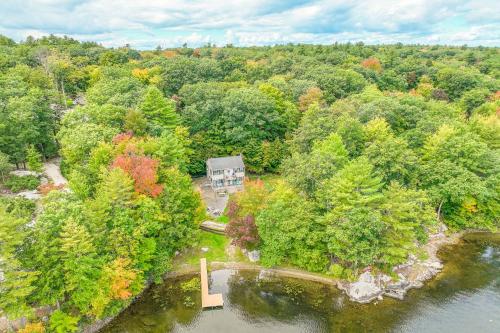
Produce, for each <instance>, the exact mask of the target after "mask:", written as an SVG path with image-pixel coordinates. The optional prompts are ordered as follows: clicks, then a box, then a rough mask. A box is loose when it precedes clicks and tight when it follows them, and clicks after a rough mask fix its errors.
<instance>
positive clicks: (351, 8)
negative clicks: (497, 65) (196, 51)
mask: <svg viewBox="0 0 500 333" xmlns="http://www.w3.org/2000/svg"><path fill="white" fill-rule="evenodd" d="M485 27H488V28H487V29H486V28H485ZM498 31H500V2H499V1H495V0H482V1H474V0H462V1H460V0H399V1H393V0H378V1H369V0H355V1H341V0H315V1H301V0H295V1H279V0H268V1H266V0H233V1H220V0H218V1H215V0H208V1H188V0H168V1H165V0H149V1H136V0H126V1H125V0H120V1H119V0H88V1H78V0H70V1H63V0H33V1H23V2H20V1H12V0H4V1H0V32H1V33H3V34H6V35H8V36H10V37H13V38H14V39H16V40H19V39H23V38H25V37H26V36H27V35H29V34H31V35H33V36H35V37H38V36H40V35H43V34H50V33H54V34H58V35H63V34H66V35H69V36H72V37H75V38H82V39H85V40H95V41H98V42H102V43H103V44H104V45H107V46H119V45H123V44H125V43H129V44H131V45H132V46H135V47H141V48H148V47H149V48H151V47H155V46H156V45H158V44H160V45H164V46H178V45H181V44H183V43H184V42H187V43H188V44H189V45H192V46H196V45H201V44H205V43H207V42H208V41H210V42H216V43H217V44H219V45H221V44H226V43H234V44H236V45H265V44H275V43H287V42H295V43H297V42H307V43H331V42H332V41H341V42H343V41H359V40H362V41H364V42H367V43H370V42H371V43H374V42H375V41H377V42H382V41H384V42H387V43H392V42H405V43H416V42H419V43H436V42H439V43H453V44H463V43H469V44H483V45H499V44H500V40H499V33H498Z"/></svg>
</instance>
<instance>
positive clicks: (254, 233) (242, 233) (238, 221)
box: [226, 201, 260, 250]
mask: <svg viewBox="0 0 500 333" xmlns="http://www.w3.org/2000/svg"><path fill="white" fill-rule="evenodd" d="M238 211H239V206H238V204H237V203H236V202H234V201H231V202H230V203H229V206H228V216H229V218H230V220H229V223H228V225H227V228H226V234H227V235H228V236H229V237H231V238H232V241H231V244H233V245H237V246H239V247H241V248H243V249H249V250H251V249H253V248H255V247H256V246H257V245H258V244H259V242H260V237H259V232H258V230H257V225H256V224H255V217H254V216H253V215H252V214H248V215H246V216H244V217H240V216H238Z"/></svg>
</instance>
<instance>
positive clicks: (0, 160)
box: [0, 151, 11, 182]
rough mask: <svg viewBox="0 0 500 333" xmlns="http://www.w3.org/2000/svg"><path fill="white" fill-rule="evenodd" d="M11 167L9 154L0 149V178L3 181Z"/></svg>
mask: <svg viewBox="0 0 500 333" xmlns="http://www.w3.org/2000/svg"><path fill="white" fill-rule="evenodd" d="M10 168H11V165H10V162H9V156H8V155H7V154H4V153H2V152H1V151H0V179H1V180H2V182H5V176H6V174H7V172H9V170H10Z"/></svg>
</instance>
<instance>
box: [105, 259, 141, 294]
mask: <svg viewBox="0 0 500 333" xmlns="http://www.w3.org/2000/svg"><path fill="white" fill-rule="evenodd" d="M129 265H130V260H128V259H126V258H116V259H115V260H114V261H113V262H112V264H111V266H110V267H107V269H106V273H107V274H108V276H109V278H110V282H111V284H110V296H111V298H112V299H123V300H125V299H127V298H129V297H130V296H132V290H131V288H130V286H131V284H132V282H134V280H135V278H136V277H137V273H136V272H135V271H134V270H131V269H130V268H128V266H129Z"/></svg>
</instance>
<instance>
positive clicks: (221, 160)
mask: <svg viewBox="0 0 500 333" xmlns="http://www.w3.org/2000/svg"><path fill="white" fill-rule="evenodd" d="M207 165H208V166H209V167H210V168H211V169H213V170H217V169H235V168H244V167H245V164H243V159H242V158H241V155H237V156H226V157H217V158H209V159H208V160H207Z"/></svg>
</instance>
